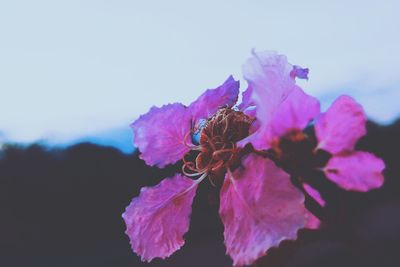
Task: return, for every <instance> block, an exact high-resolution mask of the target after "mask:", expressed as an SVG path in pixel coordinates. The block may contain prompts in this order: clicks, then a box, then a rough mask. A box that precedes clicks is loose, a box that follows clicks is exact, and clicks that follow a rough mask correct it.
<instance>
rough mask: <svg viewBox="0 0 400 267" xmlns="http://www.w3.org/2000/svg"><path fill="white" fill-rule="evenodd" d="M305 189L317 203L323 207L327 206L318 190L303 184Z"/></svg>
mask: <svg viewBox="0 0 400 267" xmlns="http://www.w3.org/2000/svg"><path fill="white" fill-rule="evenodd" d="M303 188H304V190H305V191H306V192H307V194H309V195H310V197H312V198H313V199H314V200H315V201H317V203H318V204H319V205H321V206H322V207H323V206H325V204H326V202H325V200H324V199H323V198H322V197H321V194H320V193H319V192H318V191H317V189H315V188H314V187H312V186H311V185H309V184H303Z"/></svg>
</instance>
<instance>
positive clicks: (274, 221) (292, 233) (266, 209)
mask: <svg viewBox="0 0 400 267" xmlns="http://www.w3.org/2000/svg"><path fill="white" fill-rule="evenodd" d="M219 213H220V216H221V219H222V222H223V224H224V227H225V230H224V237H225V245H226V248H227V254H229V255H230V256H231V258H232V259H233V263H234V265H235V266H243V265H249V264H252V263H253V262H254V261H256V260H257V259H258V258H260V257H261V256H263V255H265V254H266V252H267V250H268V249H269V248H271V247H275V246H278V245H279V243H280V242H281V241H282V240H285V239H296V237H297V230H299V229H300V228H303V227H305V226H307V222H308V220H309V217H308V216H309V214H308V211H307V210H306V209H305V207H304V195H303V194H302V193H301V192H300V191H299V190H298V189H297V188H295V187H294V186H293V185H292V183H291V182H290V178H289V175H288V174H287V173H285V172H284V171H283V170H281V169H280V168H278V167H277V166H276V165H275V164H274V163H273V162H272V161H271V160H269V159H265V158H263V157H261V156H257V155H254V154H250V155H249V156H247V157H246V158H245V159H244V160H243V162H242V166H241V167H239V168H238V169H236V170H235V171H234V172H233V173H231V172H228V173H227V175H226V177H225V181H224V184H223V187H222V189H221V203H220V210H219Z"/></svg>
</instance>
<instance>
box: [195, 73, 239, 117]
mask: <svg viewBox="0 0 400 267" xmlns="http://www.w3.org/2000/svg"><path fill="white" fill-rule="evenodd" d="M238 94H239V81H235V79H233V77H232V76H229V78H228V79H227V80H226V81H225V82H224V83H223V84H222V85H221V86H219V87H217V88H215V89H208V90H207V91H205V92H204V93H203V94H202V95H201V96H199V97H198V98H197V99H196V101H194V102H193V103H192V104H190V106H189V107H188V108H189V109H190V112H191V114H192V119H193V121H194V122H198V121H199V120H200V119H208V118H209V117H211V116H212V115H214V114H215V112H217V110H218V109H219V108H221V107H225V106H228V107H232V106H233V105H235V104H236V101H237V98H238Z"/></svg>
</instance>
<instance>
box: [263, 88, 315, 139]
mask: <svg viewBox="0 0 400 267" xmlns="http://www.w3.org/2000/svg"><path fill="white" fill-rule="evenodd" d="M319 113H320V104H319V101H318V100H317V99H316V98H315V97H312V96H309V95H307V94H306V93H304V92H303V90H301V89H300V88H296V89H294V90H293V91H292V92H291V93H290V95H289V96H288V97H287V98H286V100H284V101H283V102H282V104H281V105H280V106H279V107H278V109H277V111H276V112H275V114H274V116H273V119H272V120H271V122H270V124H269V125H268V132H267V140H268V141H269V142H272V141H274V139H277V138H280V137H281V136H283V135H285V134H286V133H288V132H289V131H291V130H300V131H302V130H303V129H304V128H305V127H306V126H307V125H308V124H309V123H310V121H311V120H313V119H314V118H315V117H316V116H317V115H319Z"/></svg>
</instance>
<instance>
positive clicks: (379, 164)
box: [324, 151, 385, 192]
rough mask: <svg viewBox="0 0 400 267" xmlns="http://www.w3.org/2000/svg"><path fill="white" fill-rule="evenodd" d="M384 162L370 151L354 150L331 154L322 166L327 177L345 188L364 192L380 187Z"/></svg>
mask: <svg viewBox="0 0 400 267" xmlns="http://www.w3.org/2000/svg"><path fill="white" fill-rule="evenodd" d="M384 169H385V163H384V162H383V160H382V159H380V158H378V157H376V156H375V155H373V154H372V153H368V152H363V151H354V152H352V153H349V154H343V155H336V156H333V157H332V158H331V159H330V160H329V161H328V164H327V165H326V166H325V168H324V172H325V175H326V176H327V178H328V179H329V180H331V181H333V182H335V183H336V184H337V185H338V186H340V187H342V188H343V189H346V190H353V191H360V192H365V191H368V190H370V189H374V188H378V187H381V186H382V184H383V180H384V177H383V173H382V172H383V170H384Z"/></svg>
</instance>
